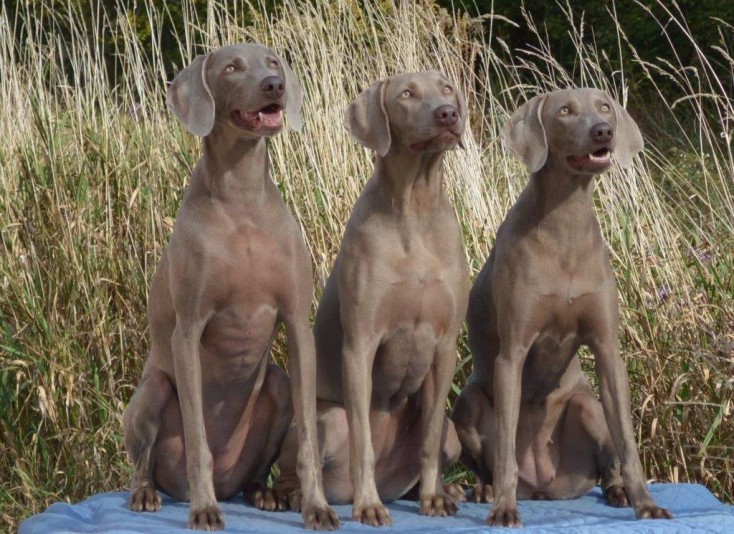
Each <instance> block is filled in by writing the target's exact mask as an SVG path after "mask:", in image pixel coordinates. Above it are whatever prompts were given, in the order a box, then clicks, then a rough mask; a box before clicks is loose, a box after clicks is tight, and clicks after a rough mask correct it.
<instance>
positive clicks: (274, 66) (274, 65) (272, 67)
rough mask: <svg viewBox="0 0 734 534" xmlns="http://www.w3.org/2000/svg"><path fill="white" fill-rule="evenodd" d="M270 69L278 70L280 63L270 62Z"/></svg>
mask: <svg viewBox="0 0 734 534" xmlns="http://www.w3.org/2000/svg"><path fill="white" fill-rule="evenodd" d="M270 68H271V69H277V68H278V62H277V61H275V60H274V59H273V60H271V61H270Z"/></svg>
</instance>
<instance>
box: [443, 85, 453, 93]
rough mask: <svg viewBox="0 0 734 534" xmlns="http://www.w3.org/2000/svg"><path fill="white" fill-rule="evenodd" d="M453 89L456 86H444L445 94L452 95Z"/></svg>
mask: <svg viewBox="0 0 734 534" xmlns="http://www.w3.org/2000/svg"><path fill="white" fill-rule="evenodd" d="M453 91H454V88H453V87H451V86H450V85H447V86H446V87H444V88H443V94H445V95H450V94H451V93H453Z"/></svg>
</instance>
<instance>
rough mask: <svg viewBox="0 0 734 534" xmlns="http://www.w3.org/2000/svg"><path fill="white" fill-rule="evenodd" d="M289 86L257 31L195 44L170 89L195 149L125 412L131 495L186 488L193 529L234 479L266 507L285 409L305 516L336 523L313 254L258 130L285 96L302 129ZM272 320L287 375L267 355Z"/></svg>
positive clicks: (217, 518)
mask: <svg viewBox="0 0 734 534" xmlns="http://www.w3.org/2000/svg"><path fill="white" fill-rule="evenodd" d="M302 100H303V96H302V91H301V87H300V84H299V83H298V80H297V79H296V78H295V76H294V74H293V71H292V70H291V69H290V67H289V66H288V65H287V64H286V62H284V61H283V60H282V59H280V58H279V57H278V56H277V55H276V54H275V53H274V52H273V51H272V50H270V49H269V48H266V47H264V46H261V45H257V44H245V45H232V46H225V47H223V48H221V49H218V50H216V51H214V52H211V53H210V54H208V55H205V56H198V57H197V58H196V59H194V61H193V62H192V63H191V65H189V66H188V67H186V69H184V70H183V71H182V72H181V73H180V74H179V75H178V76H177V77H176V79H175V80H174V81H173V83H172V84H171V86H170V88H169V89H168V95H167V102H168V105H169V107H170V109H171V110H172V112H173V114H174V115H175V116H176V117H177V118H178V119H179V120H180V121H181V122H182V123H183V124H184V125H185V126H186V127H187V128H188V129H189V130H190V131H191V132H192V133H194V134H196V135H199V136H202V137H204V143H203V144H204V154H203V157H202V158H201V160H199V163H198V164H197V165H196V168H195V169H194V171H193V176H192V180H191V184H190V185H189V187H188V189H187V191H186V195H185V196H184V199H183V202H182V204H181V208H180V210H179V213H178V217H177V219H176V224H175V227H174V230H173V234H172V236H171V239H170V241H169V244H168V247H167V248H166V250H165V252H164V254H163V258H162V259H161V262H160V264H159V265H158V269H157V270H156V273H155V276H154V277H153V283H152V287H151V290H150V298H149V301H148V320H149V323H150V332H151V338H152V339H151V341H152V347H151V351H150V354H149V356H148V359H147V361H146V362H145V368H144V370H143V378H142V381H141V383H140V385H139V387H138V389H137V391H136V392H135V394H134V395H133V398H132V399H131V401H130V405H129V406H128V408H127V410H126V411H125V414H124V430H125V441H126V445H127V450H128V453H129V455H130V458H131V460H132V462H133V463H134V466H135V469H134V475H133V480H132V484H131V488H130V493H131V497H130V508H131V509H132V510H136V511H155V510H158V509H160V506H161V499H160V497H159V496H158V495H157V493H156V488H158V489H161V490H163V491H165V492H166V493H168V494H170V495H171V496H173V497H174V498H176V499H179V500H190V501H191V504H190V510H189V527H190V528H195V529H205V530H215V529H220V528H223V527H224V519H223V516H222V513H221V511H220V509H219V506H218V505H217V499H228V498H230V497H232V496H234V495H235V494H237V493H238V492H240V491H244V494H245V498H246V499H248V500H250V501H251V502H253V503H254V504H255V505H256V506H258V507H259V508H264V509H275V508H278V507H279V503H278V501H277V500H276V498H275V495H274V493H273V492H272V491H271V490H268V489H267V487H266V485H265V481H266V477H267V475H268V472H269V469H270V466H271V464H272V462H273V460H274V459H275V458H276V457H277V454H278V451H279V448H280V445H281V443H282V440H283V438H284V436H285V434H286V432H287V430H288V427H289V425H290V423H291V420H292V418H293V412H294V411H295V419H296V423H297V427H298V439H299V442H298V443H299V449H298V477H299V479H300V482H301V487H303V488H304V492H303V506H302V513H303V518H304V521H305V524H306V527H308V528H314V529H318V528H323V529H334V528H336V527H337V526H338V518H337V517H336V515H335V514H334V512H333V511H332V510H331V508H329V506H328V504H327V502H326V499H325V496H324V493H323V489H322V487H321V470H320V465H319V464H318V463H317V461H318V456H317V455H318V449H317V439H316V427H315V423H316V394H315V393H316V368H315V347H314V340H313V334H312V333H311V330H310V328H309V324H308V316H309V311H310V305H311V299H312V292H313V283H312V278H311V274H312V271H311V263H310V257H309V254H308V252H307V250H306V246H305V243H304V240H303V237H302V235H301V232H300V228H299V227H298V225H297V223H296V222H295V220H294V219H293V217H292V216H291V214H290V212H289V211H288V209H287V208H286V206H285V204H284V203H283V200H282V199H281V196H280V194H279V192H278V188H277V187H276V186H275V184H274V183H273V182H272V181H271V179H270V176H269V171H268V152H267V139H268V138H269V137H272V136H274V135H275V134H277V133H278V132H280V131H281V129H282V127H283V124H282V116H283V112H284V111H285V115H286V117H287V118H288V121H289V124H290V126H291V127H293V128H295V129H300V128H301V126H302V119H301V115H300V108H301V103H302ZM281 321H282V322H283V323H284V324H285V327H286V331H287V334H288V355H289V360H290V361H289V366H290V369H291V383H290V386H289V382H288V378H287V377H286V375H285V373H284V372H283V371H281V370H280V369H279V368H278V367H277V366H275V365H271V364H268V358H269V353H270V345H271V341H272V339H273V335H274V332H275V328H276V324H277V323H278V322H281ZM290 388H292V391H293V395H292V397H293V402H292V403H291V394H290Z"/></svg>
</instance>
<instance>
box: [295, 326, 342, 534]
mask: <svg viewBox="0 0 734 534" xmlns="http://www.w3.org/2000/svg"><path fill="white" fill-rule="evenodd" d="M303 316H304V317H306V316H307V314H306V313H304V314H303ZM286 332H287V334H288V367H289V368H290V376H291V391H292V397H293V411H294V413H295V419H296V429H297V432H298V444H299V445H298V460H297V466H296V472H297V474H298V481H299V483H300V486H301V495H302V498H301V514H302V516H303V520H304V525H305V527H306V528H308V529H313V530H334V529H337V528H339V518H338V517H337V515H336V513H335V512H334V510H332V509H331V507H330V506H329V505H328V503H327V502H326V497H325V496H324V488H323V484H322V476H321V460H320V455H319V450H318V437H317V435H316V347H315V345H314V339H313V334H312V333H311V329H310V328H309V327H308V324H307V323H306V322H305V321H300V322H298V321H286Z"/></svg>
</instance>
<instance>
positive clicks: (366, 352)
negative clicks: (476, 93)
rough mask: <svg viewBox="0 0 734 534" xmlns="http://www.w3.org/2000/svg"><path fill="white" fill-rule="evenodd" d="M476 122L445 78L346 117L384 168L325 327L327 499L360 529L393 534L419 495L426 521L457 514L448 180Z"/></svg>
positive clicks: (382, 89)
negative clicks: (389, 528)
mask: <svg viewBox="0 0 734 534" xmlns="http://www.w3.org/2000/svg"><path fill="white" fill-rule="evenodd" d="M465 120H466V104H465V102H464V99H463V97H462V95H461V93H460V92H459V89H458V88H457V87H456V86H455V85H454V84H453V83H452V82H450V81H449V80H448V79H447V78H446V77H445V76H443V75H442V74H439V73H437V72H421V73H416V74H401V75H398V76H393V77H391V78H388V79H385V80H381V81H378V82H375V83H374V84H373V85H372V86H371V87H370V88H369V89H367V90H366V91H364V92H363V93H361V94H360V95H359V96H358V97H357V98H356V100H354V102H352V104H351V105H350V106H349V109H348V110H347V113H346V117H345V126H346V128H347V129H348V130H349V132H350V133H351V135H352V136H353V137H354V138H355V139H356V140H357V141H359V142H360V143H361V144H363V145H364V146H366V147H368V148H370V149H372V150H374V151H376V152H377V156H376V159H375V168H374V172H373V174H372V176H371V178H370V179H369V181H368V182H367V184H366V185H365V188H364V191H363V192H362V194H361V195H360V197H359V199H358V200H357V202H356V204H355V206H354V209H353V210H352V214H351V217H350V219H349V222H348V224H347V227H346V230H345V233H344V237H343V239H342V243H341V249H340V251H339V255H338V257H337V259H336V263H335V265H334V269H333V271H332V273H331V275H330V277H329V279H328V281H327V283H326V287H325V289H324V294H323V296H322V298H321V302H320V304H319V309H318V313H317V316H316V324H315V329H314V334H315V337H316V349H317V350H316V353H317V359H318V373H317V382H318V383H317V397H318V432H319V447H320V452H321V457H322V460H323V463H324V467H323V481H324V491H325V493H326V497H327V500H328V501H329V502H330V503H347V502H353V512H352V516H353V519H355V520H357V521H360V522H362V523H365V524H368V525H372V526H380V525H389V524H391V523H392V520H391V518H390V515H389V512H388V510H387V509H386V508H385V507H384V505H383V504H382V501H383V500H385V501H392V500H395V499H398V498H400V497H402V496H404V495H405V494H406V493H407V492H409V490H411V489H412V488H414V486H416V484H417V483H418V482H419V487H418V488H417V490H418V498H419V500H420V513H421V514H425V515H436V516H445V515H448V514H454V513H455V512H456V504H455V500H456V498H458V495H451V494H449V493H447V491H446V490H445V489H444V486H443V483H442V478H441V467H442V464H446V463H448V462H451V463H453V462H454V461H456V460H457V459H458V456H459V453H460V450H459V442H458V438H457V437H456V433H455V431H454V428H453V425H452V424H451V422H450V421H449V420H448V419H447V418H446V416H445V406H446V398H447V396H448V393H449V388H450V386H451V381H452V378H453V375H454V370H455V365H456V337H457V335H458V332H459V328H460V327H461V324H462V322H463V320H464V315H465V312H466V303H467V298H468V289H469V281H468V269H467V266H466V263H465V259H464V251H463V247H462V237H461V231H460V228H459V225H458V223H457V220H456V216H455V214H454V210H453V208H452V207H451V204H450V203H449V200H448V198H447V197H446V195H445V194H444V192H443V184H442V181H443V160H444V153H445V152H446V151H447V150H449V149H452V148H454V147H456V146H457V145H459V144H460V143H461V136H462V132H463V130H464V122H465ZM296 448H297V436H296V435H295V434H294V433H289V435H288V437H287V438H286V441H285V443H284V445H283V453H282V454H281V456H280V459H279V461H278V463H279V466H280V469H281V477H280V479H279V480H278V481H277V482H276V485H275V486H276V488H277V489H278V491H280V490H283V491H292V490H293V488H294V486H295V485H296V481H295V480H294V479H295V477H294V476H293V473H294V472H295V463H294V461H293V460H292V458H293V451H294V450H296ZM350 472H351V478H350ZM451 489H452V490H454V489H455V488H451Z"/></svg>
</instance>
